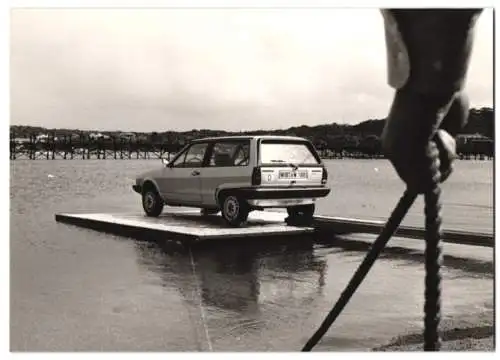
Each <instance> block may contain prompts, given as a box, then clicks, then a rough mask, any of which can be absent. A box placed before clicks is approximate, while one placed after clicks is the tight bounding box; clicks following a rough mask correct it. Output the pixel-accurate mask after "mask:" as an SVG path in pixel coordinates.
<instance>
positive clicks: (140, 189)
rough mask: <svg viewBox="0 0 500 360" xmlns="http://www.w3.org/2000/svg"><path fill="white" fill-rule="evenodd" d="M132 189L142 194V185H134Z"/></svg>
mask: <svg viewBox="0 0 500 360" xmlns="http://www.w3.org/2000/svg"><path fill="white" fill-rule="evenodd" d="M132 189H134V191H135V192H136V193H138V194H141V193H142V186H141V185H132Z"/></svg>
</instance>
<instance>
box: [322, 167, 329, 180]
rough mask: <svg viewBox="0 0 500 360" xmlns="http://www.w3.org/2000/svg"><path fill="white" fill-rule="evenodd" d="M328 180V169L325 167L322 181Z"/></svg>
mask: <svg viewBox="0 0 500 360" xmlns="http://www.w3.org/2000/svg"><path fill="white" fill-rule="evenodd" d="M327 181H328V171H327V170H326V169H325V168H323V175H322V176H321V183H322V184H326V183H327Z"/></svg>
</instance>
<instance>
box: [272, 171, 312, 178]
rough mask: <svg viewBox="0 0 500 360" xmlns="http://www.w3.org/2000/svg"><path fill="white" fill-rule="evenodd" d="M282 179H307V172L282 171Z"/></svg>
mask: <svg viewBox="0 0 500 360" xmlns="http://www.w3.org/2000/svg"><path fill="white" fill-rule="evenodd" d="M279 178H280V179H307V170H303V171H280V172H279Z"/></svg>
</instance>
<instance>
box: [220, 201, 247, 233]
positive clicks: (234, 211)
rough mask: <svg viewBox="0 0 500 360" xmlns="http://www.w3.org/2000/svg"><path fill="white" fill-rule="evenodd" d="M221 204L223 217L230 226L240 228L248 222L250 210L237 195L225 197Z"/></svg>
mask: <svg viewBox="0 0 500 360" xmlns="http://www.w3.org/2000/svg"><path fill="white" fill-rule="evenodd" d="M220 202H221V206H220V208H221V212H222V217H223V218H224V220H225V221H226V222H227V223H228V224H229V225H230V226H233V227H238V226H240V225H241V224H242V223H244V222H245V221H247V219H248V214H249V213H250V209H249V208H248V205H247V203H246V202H245V201H244V200H242V199H241V198H239V197H238V196H235V195H224V196H221V201H220Z"/></svg>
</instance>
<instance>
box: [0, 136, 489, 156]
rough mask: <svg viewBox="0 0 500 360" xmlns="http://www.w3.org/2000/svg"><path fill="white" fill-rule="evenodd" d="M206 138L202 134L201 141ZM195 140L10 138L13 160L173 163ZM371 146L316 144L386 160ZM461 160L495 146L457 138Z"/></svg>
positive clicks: (328, 152) (326, 152)
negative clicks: (187, 144) (167, 161)
mask: <svg viewBox="0 0 500 360" xmlns="http://www.w3.org/2000/svg"><path fill="white" fill-rule="evenodd" d="M204 136H205V135H203V134H200V136H199V137H204ZM192 139H194V138H191V137H188V138H180V137H175V136H170V137H166V138H165V137H158V136H155V135H152V134H147V135H141V136H137V135H136V134H133V133H132V134H129V133H122V134H120V135H116V136H111V135H100V136H90V135H88V134H78V135H75V134H72V135H71V134H70V135H68V134H63V135H60V134H59V135H58V134H57V133H55V132H53V133H48V134H42V135H36V134H30V135H29V136H27V137H26V136H17V135H16V134H15V133H11V134H10V156H9V159H10V160H91V159H92V160H110V159H111V160H132V159H137V160H145V159H161V158H167V159H170V157H171V156H172V154H175V153H176V152H178V151H179V150H180V149H182V147H183V146H184V145H185V144H186V143H188V142H189V141H190V140H192ZM369 139H372V140H370V141H369V142H367V141H363V142H360V143H359V144H358V143H355V144H350V143H349V142H340V143H332V144H325V143H324V142H318V143H316V142H315V141H314V139H310V140H311V141H312V142H313V143H314V145H315V146H316V148H317V150H318V152H319V154H320V156H321V157H322V158H323V159H384V158H385V157H384V156H383V154H382V153H381V150H380V143H379V141H380V140H379V139H378V138H377V139H375V137H370V138H369ZM457 156H458V158H459V159H461V160H491V159H493V157H494V143H493V141H492V140H490V139H484V138H467V137H460V136H459V137H458V138H457Z"/></svg>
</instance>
